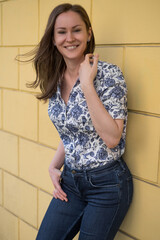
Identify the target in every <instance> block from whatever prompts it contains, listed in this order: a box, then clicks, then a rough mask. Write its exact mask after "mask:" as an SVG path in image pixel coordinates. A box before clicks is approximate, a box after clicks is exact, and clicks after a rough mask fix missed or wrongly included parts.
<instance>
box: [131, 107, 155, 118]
mask: <svg viewBox="0 0 160 240" xmlns="http://www.w3.org/2000/svg"><path fill="white" fill-rule="evenodd" d="M128 112H129V113H135V114H140V115H145V116H149V117H155V118H160V114H158V113H150V112H143V111H139V110H132V109H128Z"/></svg>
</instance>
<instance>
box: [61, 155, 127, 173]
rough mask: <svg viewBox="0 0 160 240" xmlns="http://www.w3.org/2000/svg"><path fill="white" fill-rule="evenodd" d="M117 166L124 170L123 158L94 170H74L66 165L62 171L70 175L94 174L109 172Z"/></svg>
mask: <svg viewBox="0 0 160 240" xmlns="http://www.w3.org/2000/svg"><path fill="white" fill-rule="evenodd" d="M117 164H120V165H121V166H122V168H123V169H124V168H125V167H124V165H123V158H122V157H121V158H119V159H118V160H113V161H111V162H108V163H106V164H105V165H103V166H100V167H95V168H91V169H74V168H70V167H68V166H67V165H66V164H65V165H64V171H68V172H71V173H72V174H77V173H82V174H83V173H96V172H97V171H100V170H103V169H104V170H107V171H109V170H111V169H112V168H114V167H115V166H117Z"/></svg>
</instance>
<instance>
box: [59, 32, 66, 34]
mask: <svg viewBox="0 0 160 240" xmlns="http://www.w3.org/2000/svg"><path fill="white" fill-rule="evenodd" d="M65 33H66V32H65V31H59V32H58V34H65Z"/></svg>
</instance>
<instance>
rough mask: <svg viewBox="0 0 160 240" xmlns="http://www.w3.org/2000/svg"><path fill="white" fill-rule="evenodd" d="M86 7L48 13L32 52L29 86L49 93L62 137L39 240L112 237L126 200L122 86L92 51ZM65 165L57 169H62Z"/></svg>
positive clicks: (117, 74) (113, 67)
mask: <svg viewBox="0 0 160 240" xmlns="http://www.w3.org/2000/svg"><path fill="white" fill-rule="evenodd" d="M94 47H95V42H94V34H93V31H92V28H91V23H90V20H89V18H88V15H87V13H86V11H85V10H84V9H83V8H82V7H81V6H79V5H71V4H62V5H59V6H57V7H56V8H55V9H53V11H52V12H51V14H50V17H49V20H48V24H47V27H46V31H45V33H44V36H43V38H42V40H41V41H40V44H39V46H38V48H37V52H36V54H35V57H34V64H35V69H36V73H37V79H36V81H35V82H34V83H33V84H31V86H32V87H37V86H38V85H39V86H40V88H41V90H42V94H41V95H40V96H38V98H39V99H43V100H47V99H49V107H48V113H49V116H50V119H51V120H52V122H53V123H54V125H55V127H56V128H57V130H58V132H59V134H60V137H61V141H60V144H59V147H58V149H57V151H56V154H55V156H54V158H53V160H52V162H51V164H50V167H49V174H50V177H51V179H52V182H53V186H54V192H53V199H52V201H51V203H50V206H49V208H48V210H47V212H46V214H45V217H44V219H43V221H42V224H41V227H40V229H39V232H38V235H37V240H67V239H68V240H71V239H73V238H74V236H75V235H76V234H77V233H78V232H79V231H80V234H79V240H111V239H114V236H115V235H116V233H117V231H118V229H119V227H120V224H121V223H122V221H123V219H124V217H125V215H126V213H127V210H128V208H129V206H130V203H131V200H132V191H133V186H132V177H131V174H130V171H129V170H128V168H127V166H126V164H125V163H124V161H123V159H122V157H121V156H122V154H123V153H124V147H125V134H126V122H127V107H126V104H127V102H126V101H127V100H126V93H127V90H126V84H125V81H124V78H123V75H122V73H121V71H120V69H119V68H118V67H117V66H116V65H112V64H109V63H105V62H102V61H99V60H98V55H97V54H96V55H93V51H94ZM63 165H64V168H63V172H61V171H60V169H61V167H62V166H63Z"/></svg>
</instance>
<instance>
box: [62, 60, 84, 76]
mask: <svg viewBox="0 0 160 240" xmlns="http://www.w3.org/2000/svg"><path fill="white" fill-rule="evenodd" d="M83 60H84V57H83V58H81V59H80V60H77V61H76V60H72V61H70V60H65V62H66V66H67V68H66V74H67V75H68V76H69V77H70V78H71V79H77V78H78V74H79V66H80V64H81V63H82V62H83Z"/></svg>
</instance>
